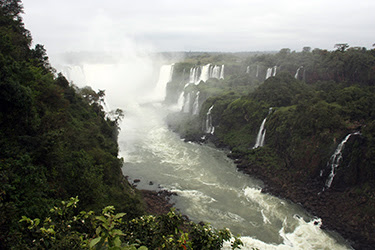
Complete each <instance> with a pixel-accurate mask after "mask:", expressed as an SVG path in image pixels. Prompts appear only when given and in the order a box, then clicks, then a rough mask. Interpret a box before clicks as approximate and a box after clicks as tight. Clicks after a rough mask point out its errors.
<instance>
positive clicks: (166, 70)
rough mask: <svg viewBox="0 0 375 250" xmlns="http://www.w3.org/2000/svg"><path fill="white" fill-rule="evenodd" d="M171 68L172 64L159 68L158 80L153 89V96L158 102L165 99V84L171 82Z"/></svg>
mask: <svg viewBox="0 0 375 250" xmlns="http://www.w3.org/2000/svg"><path fill="white" fill-rule="evenodd" d="M173 66H174V64H170V65H163V66H161V68H160V73H159V80H158V82H157V84H156V88H155V95H156V96H157V99H158V100H159V101H164V99H165V96H166V94H167V83H168V82H170V81H171V80H172V75H173Z"/></svg>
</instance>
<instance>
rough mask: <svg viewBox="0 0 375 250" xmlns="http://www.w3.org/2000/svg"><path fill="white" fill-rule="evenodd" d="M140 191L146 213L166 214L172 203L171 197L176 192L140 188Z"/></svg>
mask: <svg viewBox="0 0 375 250" xmlns="http://www.w3.org/2000/svg"><path fill="white" fill-rule="evenodd" d="M140 192H141V194H142V198H143V200H144V202H145V210H146V213H148V214H153V215H162V214H167V213H168V212H169V211H170V210H171V208H172V207H173V205H174V204H173V203H171V197H172V196H173V195H176V194H174V193H172V192H169V191H167V190H160V191H151V190H140Z"/></svg>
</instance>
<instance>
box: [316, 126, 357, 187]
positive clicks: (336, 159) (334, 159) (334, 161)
mask: <svg viewBox="0 0 375 250" xmlns="http://www.w3.org/2000/svg"><path fill="white" fill-rule="evenodd" d="M359 134H360V132H355V133H351V134H348V135H347V136H346V137H345V138H344V140H342V141H341V142H340V144H339V145H338V146H337V148H336V150H335V152H334V153H333V154H332V156H331V158H330V159H329V161H328V162H327V166H330V167H331V173H330V174H329V176H328V178H327V180H326V185H325V188H327V189H328V188H330V187H331V185H332V181H333V178H334V177H335V175H336V173H335V171H336V169H337V167H338V166H339V165H340V161H341V160H342V150H343V149H344V146H345V143H346V142H347V141H348V140H349V138H350V136H352V135H359ZM325 188H324V189H323V191H324V190H325Z"/></svg>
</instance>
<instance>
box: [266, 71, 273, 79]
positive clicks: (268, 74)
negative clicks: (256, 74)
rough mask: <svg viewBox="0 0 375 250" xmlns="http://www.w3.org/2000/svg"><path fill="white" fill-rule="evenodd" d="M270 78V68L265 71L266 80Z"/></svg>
mask: <svg viewBox="0 0 375 250" xmlns="http://www.w3.org/2000/svg"><path fill="white" fill-rule="evenodd" d="M271 76H272V68H268V69H267V73H266V80H267V79H268V78H270V77H271Z"/></svg>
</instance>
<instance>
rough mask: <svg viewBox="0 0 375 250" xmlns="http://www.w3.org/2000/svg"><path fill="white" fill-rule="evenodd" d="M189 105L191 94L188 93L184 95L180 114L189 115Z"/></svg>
mask: <svg viewBox="0 0 375 250" xmlns="http://www.w3.org/2000/svg"><path fill="white" fill-rule="evenodd" d="M190 103H191V94H190V92H189V93H187V94H186V98H185V101H184V106H183V107H182V112H184V113H190V106H191V105H190Z"/></svg>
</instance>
